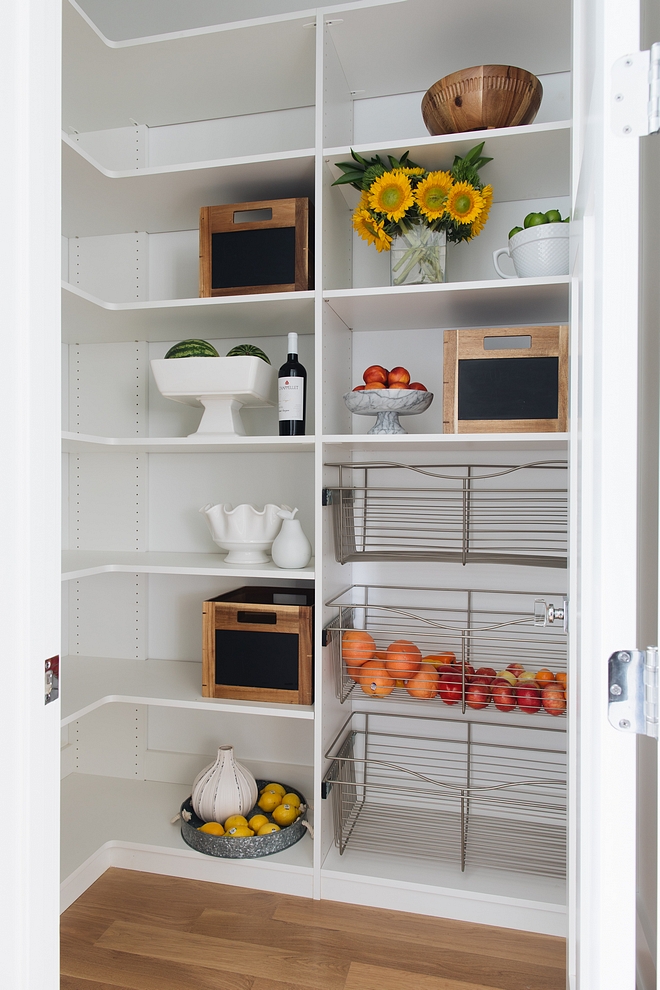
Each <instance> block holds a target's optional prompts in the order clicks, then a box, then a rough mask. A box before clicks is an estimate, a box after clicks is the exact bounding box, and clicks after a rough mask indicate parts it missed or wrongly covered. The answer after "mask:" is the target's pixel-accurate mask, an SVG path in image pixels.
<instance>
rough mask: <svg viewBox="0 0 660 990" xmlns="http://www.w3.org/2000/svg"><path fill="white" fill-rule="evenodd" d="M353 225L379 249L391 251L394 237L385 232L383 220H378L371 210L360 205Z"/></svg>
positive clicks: (365, 238)
mask: <svg viewBox="0 0 660 990" xmlns="http://www.w3.org/2000/svg"><path fill="white" fill-rule="evenodd" d="M353 227H354V229H355V230H356V231H357V232H358V234H359V235H360V237H361V238H362V239H363V240H365V241H367V243H368V244H374V245H375V246H376V250H377V251H389V249H390V244H391V243H392V238H391V237H390V235H389V234H386V233H385V229H384V227H383V223H382V221H381V220H376V219H375V217H373V216H372V215H371V213H370V212H369V210H366V209H365V208H364V207H363V206H358V208H357V209H356V211H355V213H354V214H353Z"/></svg>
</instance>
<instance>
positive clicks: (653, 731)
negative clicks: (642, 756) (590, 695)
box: [608, 646, 658, 739]
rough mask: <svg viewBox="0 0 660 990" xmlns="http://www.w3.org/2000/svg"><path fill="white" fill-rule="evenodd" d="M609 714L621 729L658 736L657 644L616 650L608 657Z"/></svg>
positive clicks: (613, 723)
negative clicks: (643, 648) (637, 648)
mask: <svg viewBox="0 0 660 990" xmlns="http://www.w3.org/2000/svg"><path fill="white" fill-rule="evenodd" d="M608 666H609V678H608V687H609V698H608V718H609V721H610V725H613V726H614V728H615V729H619V730H620V731H621V732H630V733H635V734H637V735H641V736H652V737H653V738H654V739H657V738H658V647H657V646H649V647H647V649H646V650H617V652H616V653H613V654H612V656H611V657H610V659H609V664H608Z"/></svg>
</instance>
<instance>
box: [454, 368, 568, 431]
mask: <svg viewBox="0 0 660 990" xmlns="http://www.w3.org/2000/svg"><path fill="white" fill-rule="evenodd" d="M558 409H559V358H556V357H537V358H526V359H525V360H524V361H521V360H520V359H519V358H500V359H499V360H498V361H491V360H479V359H476V360H473V361H459V362H458V418H459V420H461V419H556V418H557V415H558Z"/></svg>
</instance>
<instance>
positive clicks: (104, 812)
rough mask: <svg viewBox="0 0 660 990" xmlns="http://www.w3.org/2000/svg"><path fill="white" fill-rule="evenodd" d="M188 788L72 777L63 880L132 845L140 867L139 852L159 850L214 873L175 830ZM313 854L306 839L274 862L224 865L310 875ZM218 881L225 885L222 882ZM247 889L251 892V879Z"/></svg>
mask: <svg viewBox="0 0 660 990" xmlns="http://www.w3.org/2000/svg"><path fill="white" fill-rule="evenodd" d="M299 770H301V771H303V773H304V776H307V777H309V774H310V770H309V768H307V767H301V768H299ZM280 776H282V775H280ZM289 776H290V771H289ZM273 779H275V780H277V779H278V777H277V776H275V777H274V778H273ZM283 779H285V780H286V781H287V783H291V781H290V780H289V777H286V776H283ZM296 782H297V781H294V782H293V783H296ZM190 787H191V785H190V784H169V783H162V782H161V781H153V780H134V779H125V778H122V777H96V776H92V775H90V774H77V773H73V774H69V776H68V777H65V778H64V780H63V781H62V878H63V879H66V878H67V877H70V876H71V874H72V873H74V871H75V870H77V869H78V868H79V867H81V866H82V865H83V863H85V862H86V861H87V860H88V859H89V858H90V857H92V856H93V855H94V853H96V852H97V851H98V850H99V849H100V848H101V847H102V846H103V845H105V843H108V842H111V843H122V844H123V843H130V844H131V846H132V848H133V850H134V852H135V855H136V861H139V852H140V849H143V850H144V851H145V852H151V851H156V850H158V849H160V851H162V852H165V853H170V854H173V855H176V856H179V857H180V856H186V857H189V858H190V859H192V860H197V861H198V862H202V863H205V864H208V868H209V872H210V871H211V870H212V869H213V866H212V865H211V864H213V863H214V862H217V861H214V860H213V858H212V857H208V856H204V855H203V854H202V853H198V852H196V851H195V850H194V849H191V848H190V846H188V845H187V844H186V843H185V842H184V841H183V839H182V838H181V829H180V826H179V824H178V822H177V824H176V825H172V824H171V819H172V818H173V817H174V816H175V815H176V814H177V812H178V810H179V808H180V807H181V804H182V803H183V802H184V801H185V799H186V798H187V797H189V796H190ZM301 789H303V788H302V784H301ZM303 793H305V791H304V789H303ZM312 850H313V845H312V842H311V840H310V839H309V837H308V836H304V837H303V838H302V839H301V840H300V842H297V843H296V844H295V845H294V846H291V847H290V848H289V849H285V850H284V851H283V852H280V853H275V855H273V856H265V857H263V858H262V859H251V860H245V861H243V860H241V861H236V860H231V861H220V862H230V863H232V864H233V863H236V862H241V863H245V865H246V867H262V868H264V869H269V868H270V869H276V868H279V869H282V868H289V869H291V870H294V871H299V872H311V870H312ZM134 868H135V867H134ZM179 875H180V874H179ZM214 879H216V880H217V881H218V882H222V880H221V878H219V877H214ZM245 886H251V883H250V880H249V879H248V876H246V878H245Z"/></svg>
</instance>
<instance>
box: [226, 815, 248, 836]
mask: <svg viewBox="0 0 660 990" xmlns="http://www.w3.org/2000/svg"><path fill="white" fill-rule="evenodd" d="M239 825H247V818H243V815H230V816H229V818H228V819H227V821H226V822H225V831H226V832H228V831H229V829H230V828H236V827H237V826H239Z"/></svg>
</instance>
